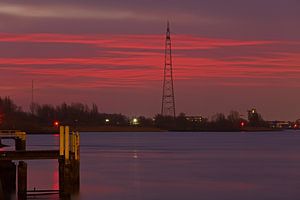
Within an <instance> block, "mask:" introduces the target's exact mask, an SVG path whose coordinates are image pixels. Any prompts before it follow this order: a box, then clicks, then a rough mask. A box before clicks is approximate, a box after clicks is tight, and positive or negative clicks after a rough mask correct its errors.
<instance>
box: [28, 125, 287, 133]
mask: <svg viewBox="0 0 300 200" xmlns="http://www.w3.org/2000/svg"><path fill="white" fill-rule="evenodd" d="M283 130H284V129H271V128H252V127H249V128H243V129H240V130H222V129H202V130H201V129H199V130H176V129H173V130H164V129H159V128H155V127H133V126H132V127H130V126H128V127H121V126H120V127H119V126H98V127H79V128H78V131H79V132H90V133H103V132H120V133H122V132H124V133H126V132H127V133H128V132H224V133H226V132H227V133H228V132H237V133H238V132H278V131H283ZM26 133H27V134H30V135H33V134H36V135H44V134H46V135H47V134H58V133H59V130H58V129H53V128H43V129H41V130H29V131H26Z"/></svg>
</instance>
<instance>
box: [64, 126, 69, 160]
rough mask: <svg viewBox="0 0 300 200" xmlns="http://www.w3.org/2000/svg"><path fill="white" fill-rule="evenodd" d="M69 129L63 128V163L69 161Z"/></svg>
mask: <svg viewBox="0 0 300 200" xmlns="http://www.w3.org/2000/svg"><path fill="white" fill-rule="evenodd" d="M69 136H70V128H69V126H65V161H66V162H68V161H69V159H70V139H69Z"/></svg>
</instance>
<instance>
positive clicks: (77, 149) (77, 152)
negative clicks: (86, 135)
mask: <svg viewBox="0 0 300 200" xmlns="http://www.w3.org/2000/svg"><path fill="white" fill-rule="evenodd" d="M75 138H76V139H75V160H78V161H79V160H80V137H79V133H78V132H76V134H75Z"/></svg>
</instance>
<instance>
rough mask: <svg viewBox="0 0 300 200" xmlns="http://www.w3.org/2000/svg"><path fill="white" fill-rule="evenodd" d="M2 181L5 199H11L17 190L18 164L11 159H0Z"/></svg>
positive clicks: (0, 179) (0, 180)
mask: <svg viewBox="0 0 300 200" xmlns="http://www.w3.org/2000/svg"><path fill="white" fill-rule="evenodd" d="M0 182H1V184H2V187H1V189H2V193H3V196H4V199H9V198H10V195H11V194H13V193H15V192H16V165H15V164H14V163H13V162H12V161H11V160H9V161H0ZM0 194H1V193H0Z"/></svg>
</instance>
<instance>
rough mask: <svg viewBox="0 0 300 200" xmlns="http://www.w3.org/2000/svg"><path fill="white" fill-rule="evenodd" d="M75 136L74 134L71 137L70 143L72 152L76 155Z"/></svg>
mask: <svg viewBox="0 0 300 200" xmlns="http://www.w3.org/2000/svg"><path fill="white" fill-rule="evenodd" d="M75 139H76V138H75V134H74V132H72V134H71V135H70V143H71V146H70V147H71V149H70V150H71V152H72V153H74V152H75Z"/></svg>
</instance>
